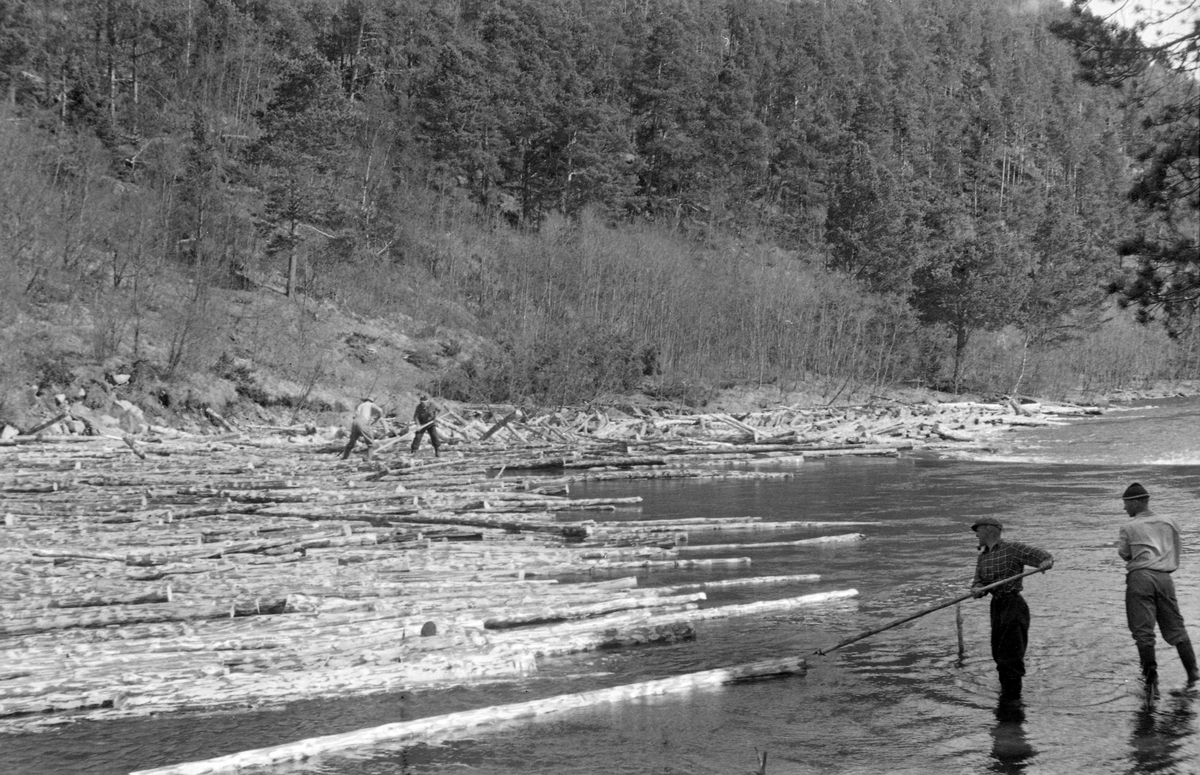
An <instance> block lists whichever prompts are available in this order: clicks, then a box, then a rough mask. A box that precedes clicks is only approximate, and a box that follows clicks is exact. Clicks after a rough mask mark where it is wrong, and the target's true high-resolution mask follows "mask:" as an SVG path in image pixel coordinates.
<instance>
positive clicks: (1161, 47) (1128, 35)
mask: <svg viewBox="0 0 1200 775" xmlns="http://www.w3.org/2000/svg"><path fill="white" fill-rule="evenodd" d="M1088 6H1089V3H1087V2H1086V0H1074V2H1073V3H1072V5H1071V18H1070V19H1069V20H1063V21H1059V22H1056V23H1055V24H1054V25H1053V26H1052V28H1051V29H1052V30H1053V31H1054V32H1055V33H1056V34H1058V35H1060V36H1061V37H1063V38H1064V39H1065V40H1068V41H1070V42H1071V43H1073V44H1074V46H1075V49H1076V52H1077V54H1078V56H1079V59H1080V64H1081V66H1082V68H1081V69H1082V75H1083V77H1084V78H1085V79H1086V80H1087V81H1088V82H1090V83H1096V84H1101V85H1106V86H1110V87H1113V88H1115V89H1117V90H1119V91H1121V92H1122V98H1123V100H1124V101H1125V103H1126V104H1127V105H1131V106H1136V107H1137V108H1139V109H1140V110H1141V112H1142V114H1143V118H1142V122H1141V129H1142V132H1141V133H1140V136H1139V139H1138V142H1137V143H1136V144H1135V147H1134V153H1135V156H1136V159H1137V161H1138V162H1139V168H1138V172H1137V175H1136V176H1135V179H1134V183H1133V185H1132V187H1131V188H1130V190H1129V198H1130V200H1131V201H1133V202H1134V203H1135V204H1137V205H1138V206H1139V209H1140V210H1141V216H1142V217H1141V218H1139V219H1138V223H1137V226H1136V228H1134V229H1133V230H1131V232H1130V233H1129V235H1128V237H1127V238H1126V239H1125V240H1123V241H1122V243H1121V245H1120V252H1121V253H1122V255H1125V256H1130V257H1132V258H1133V259H1134V260H1135V263H1134V265H1133V266H1132V267H1130V271H1128V272H1127V273H1126V274H1125V275H1124V276H1122V277H1120V278H1118V279H1117V280H1116V281H1115V282H1114V283H1113V284H1112V286H1111V290H1112V291H1113V292H1115V293H1118V294H1120V298H1121V301H1122V302H1123V303H1124V304H1134V305H1136V306H1137V308H1138V315H1139V317H1140V318H1141V319H1143V320H1148V319H1151V318H1152V317H1153V316H1154V315H1155V314H1157V313H1161V314H1162V316H1163V319H1164V322H1165V323H1166V325H1167V328H1168V329H1169V330H1170V332H1171V333H1172V335H1174V336H1181V335H1191V336H1193V337H1194V336H1195V335H1196V331H1197V330H1198V329H1200V81H1198V80H1197V79H1200V3H1198V2H1196V0H1161V2H1158V3H1155V4H1154V6H1153V7H1152V8H1150V9H1148V10H1147V11H1146V12H1145V13H1143V14H1142V15H1141V17H1140V19H1139V20H1138V21H1137V23H1136V24H1135V26H1134V28H1133V29H1126V28H1123V27H1121V26H1119V25H1117V24H1116V23H1114V22H1112V21H1109V20H1107V19H1106V18H1104V17H1103V16H1101V15H1098V14H1097V13H1094V12H1092V11H1091V10H1090V9H1089V7H1088Z"/></svg>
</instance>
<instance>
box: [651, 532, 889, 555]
mask: <svg viewBox="0 0 1200 775" xmlns="http://www.w3.org/2000/svg"><path fill="white" fill-rule="evenodd" d="M865 539H866V536H865V535H864V534H862V533H845V534H843V535H834V536H821V537H820V538H801V539H799V540H796V541H762V542H759V543H753V544H689V545H686V546H678V547H676V548H675V551H677V552H681V553H683V552H687V553H693V552H722V551H730V550H735V551H741V550H744V549H778V548H780V547H784V546H812V545H815V544H844V543H851V542H854V541H863V540H865Z"/></svg>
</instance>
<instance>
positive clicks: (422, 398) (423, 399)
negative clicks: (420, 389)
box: [421, 393, 429, 401]
mask: <svg viewBox="0 0 1200 775" xmlns="http://www.w3.org/2000/svg"><path fill="white" fill-rule="evenodd" d="M421 400H422V401H428V400H429V396H427V395H425V394H424V393H422V394H421Z"/></svg>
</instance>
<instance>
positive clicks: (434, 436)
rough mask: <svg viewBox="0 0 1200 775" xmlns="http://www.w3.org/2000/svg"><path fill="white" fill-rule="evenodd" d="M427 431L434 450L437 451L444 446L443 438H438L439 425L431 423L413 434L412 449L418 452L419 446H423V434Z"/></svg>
mask: <svg viewBox="0 0 1200 775" xmlns="http://www.w3.org/2000/svg"><path fill="white" fill-rule="evenodd" d="M425 433H428V434H429V443H430V444H432V445H433V451H434V452H437V451H438V448H439V447H441V446H442V440H441V439H440V438H438V432H437V426H436V425H430V426H429V427H428V428H423V429H421V430H419V431H417V432H416V433H415V434H413V443H412V451H413V452H416V451H417V447H419V446H421V436H422V435H423V434H425Z"/></svg>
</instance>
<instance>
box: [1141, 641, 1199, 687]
mask: <svg viewBox="0 0 1200 775" xmlns="http://www.w3.org/2000/svg"><path fill="white" fill-rule="evenodd" d="M1191 645H1192V644H1191V642H1190V641H1189V642H1188V650H1189V652H1190V651H1191ZM1137 650H1138V657H1139V658H1140V659H1141V660H1142V678H1144V679H1145V681H1146V686H1148V687H1149V686H1157V685H1158V661H1157V660H1156V659H1155V658H1154V646H1143V645H1142V644H1140V643H1139V644H1138V647H1137ZM1195 659H1196V658H1195V656H1193V657H1192V662H1193V664H1195Z"/></svg>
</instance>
